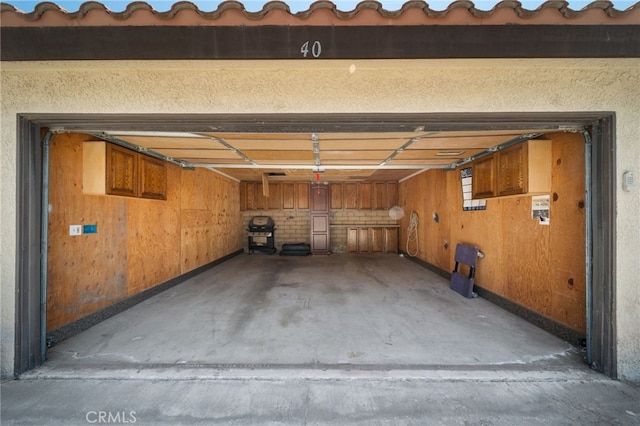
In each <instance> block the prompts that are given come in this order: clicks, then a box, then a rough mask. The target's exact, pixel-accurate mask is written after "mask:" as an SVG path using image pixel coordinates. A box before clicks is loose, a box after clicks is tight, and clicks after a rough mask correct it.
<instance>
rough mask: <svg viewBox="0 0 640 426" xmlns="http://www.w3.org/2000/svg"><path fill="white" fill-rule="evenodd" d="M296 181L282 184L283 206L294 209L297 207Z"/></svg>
mask: <svg viewBox="0 0 640 426" xmlns="http://www.w3.org/2000/svg"><path fill="white" fill-rule="evenodd" d="M295 185H296V184H295V183H288V182H283V183H281V184H280V186H281V187H282V208H283V209H293V208H295V206H296V204H295Z"/></svg>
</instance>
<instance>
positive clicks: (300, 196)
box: [296, 182, 309, 209]
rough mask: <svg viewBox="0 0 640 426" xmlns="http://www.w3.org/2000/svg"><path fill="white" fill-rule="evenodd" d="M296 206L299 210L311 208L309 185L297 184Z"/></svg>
mask: <svg viewBox="0 0 640 426" xmlns="http://www.w3.org/2000/svg"><path fill="white" fill-rule="evenodd" d="M296 204H297V207H298V208H299V209H308V208H309V184H308V183H306V182H304V183H296Z"/></svg>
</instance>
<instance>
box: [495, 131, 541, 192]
mask: <svg viewBox="0 0 640 426" xmlns="http://www.w3.org/2000/svg"><path fill="white" fill-rule="evenodd" d="M551 156H552V154H551V141H550V140H543V139H539V140H530V141H526V142H523V143H521V144H518V145H514V146H511V147H509V148H507V149H505V150H503V151H500V152H499V157H498V184H497V187H498V196H505V195H517V194H540V193H548V192H551Z"/></svg>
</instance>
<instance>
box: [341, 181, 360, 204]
mask: <svg viewBox="0 0 640 426" xmlns="http://www.w3.org/2000/svg"><path fill="white" fill-rule="evenodd" d="M343 193H344V198H343V206H344V208H345V209H357V208H358V184H357V183H345V184H344V187H343Z"/></svg>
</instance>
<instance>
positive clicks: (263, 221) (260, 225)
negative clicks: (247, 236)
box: [249, 216, 275, 231]
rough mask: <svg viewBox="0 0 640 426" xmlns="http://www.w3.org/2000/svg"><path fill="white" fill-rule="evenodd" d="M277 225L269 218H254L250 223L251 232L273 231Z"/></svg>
mask: <svg viewBox="0 0 640 426" xmlns="http://www.w3.org/2000/svg"><path fill="white" fill-rule="evenodd" d="M274 226H275V224H274V222H273V219H271V217H269V216H254V217H252V218H251V220H250V221H249V230H251V231H258V230H262V231H267V230H268V231H271V230H273V228H274Z"/></svg>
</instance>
